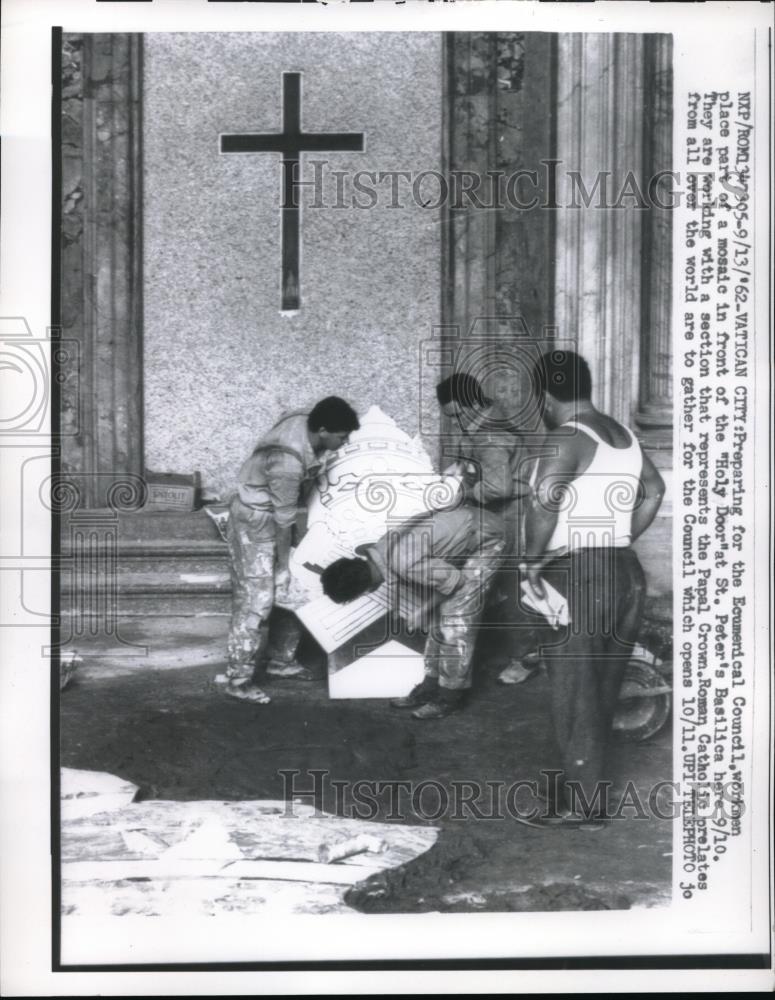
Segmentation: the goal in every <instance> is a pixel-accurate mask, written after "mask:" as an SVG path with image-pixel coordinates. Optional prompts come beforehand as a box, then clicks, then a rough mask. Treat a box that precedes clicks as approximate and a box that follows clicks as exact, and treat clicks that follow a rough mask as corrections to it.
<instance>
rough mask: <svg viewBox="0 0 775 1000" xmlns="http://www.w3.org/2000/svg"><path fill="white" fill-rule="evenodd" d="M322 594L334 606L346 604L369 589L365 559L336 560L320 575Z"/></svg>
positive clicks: (369, 580)
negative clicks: (329, 599) (332, 602)
mask: <svg viewBox="0 0 775 1000" xmlns="http://www.w3.org/2000/svg"><path fill="white" fill-rule="evenodd" d="M320 582H321V583H322V584H323V593H324V594H325V595H326V597H330V598H331V600H332V601H334V603H335V604H347V602H348V601H354V600H355V598H356V597H360V596H361V594H365V593H366V591H367V590H369V588H370V587H371V571H370V569H369V564H368V563H367V562H366V560H365V559H337V560H336V562H332V563H331V565H330V566H326V568H325V569H324V570H323V572H322V573H321V575H320Z"/></svg>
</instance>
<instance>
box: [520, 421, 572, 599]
mask: <svg viewBox="0 0 775 1000" xmlns="http://www.w3.org/2000/svg"><path fill="white" fill-rule="evenodd" d="M543 450H546V451H547V452H549V454H546V455H545V456H544V457H543V458H541V459H539V462H538V470H537V472H536V478H535V489H534V493H533V497H532V498H531V501H530V503H529V505H528V508H527V512H526V514H525V556H526V574H527V578H528V581H529V582H530V585H531V587H532V589H533V591H534V593H535V595H536V596H537V597H539V598H542V597H543V596H544V594H543V588H542V587H541V584H540V575H541V569H542V567H543V565H544V564H545V563H546V562H547V561H548V553H547V551H546V550H547V546H548V545H549V541H550V539H551V537H552V534H553V532H554V529H555V527H556V526H557V514H558V512H559V508H560V505H561V504H562V503H563V502H565V501H566V494H567V490H568V489H569V488H570V485H571V483H572V481H573V480H574V479H575V477H576V471H577V468H578V456H577V455H576V453H575V449H574V447H573V442H572V441H571V440H569V439H568V437H567V436H565V435H558V434H555V433H550V434H547V436H546V440H545V442H544V449H543Z"/></svg>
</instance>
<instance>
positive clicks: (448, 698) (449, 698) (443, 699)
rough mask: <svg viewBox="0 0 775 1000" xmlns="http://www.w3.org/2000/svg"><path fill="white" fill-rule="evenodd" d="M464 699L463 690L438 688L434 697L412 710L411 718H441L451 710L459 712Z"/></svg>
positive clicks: (451, 711)
mask: <svg viewBox="0 0 775 1000" xmlns="http://www.w3.org/2000/svg"><path fill="white" fill-rule="evenodd" d="M464 701H465V693H464V692H463V691H449V690H447V689H445V688H439V690H438V693H437V695H436V697H435V698H433V699H432V700H431V701H427V702H426V703H425V704H424V705H420V707H419V708H416V709H415V710H414V712H412V718H413V719H443V718H445V717H446V716H447V715H451V714H452V713H453V712H459V711H460V709H461V708H462V707H463V704H464Z"/></svg>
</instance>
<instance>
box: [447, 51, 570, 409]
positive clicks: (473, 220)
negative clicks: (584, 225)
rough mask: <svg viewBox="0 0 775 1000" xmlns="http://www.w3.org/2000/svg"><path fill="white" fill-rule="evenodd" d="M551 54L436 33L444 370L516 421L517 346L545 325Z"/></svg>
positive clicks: (523, 381)
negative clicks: (474, 385)
mask: <svg viewBox="0 0 775 1000" xmlns="http://www.w3.org/2000/svg"><path fill="white" fill-rule="evenodd" d="M553 52H554V49H553V40H552V36H550V35H547V34H541V33H528V34H523V33H519V32H491V33H483V32H460V33H450V34H448V35H446V36H445V127H444V150H443V154H444V155H443V160H444V173H445V176H446V177H447V178H448V179H449V198H448V199H447V204H446V206H445V220H444V238H443V245H442V256H443V272H442V274H443V293H442V316H443V323H444V333H443V338H442V339H443V341H444V344H445V348H446V350H445V353H444V359H445V362H444V367H445V368H446V370H447V372H449V371H453V370H463V371H469V372H471V373H472V374H475V375H476V376H477V377H479V378H480V380H481V381H482V382H483V384H484V386H485V390H486V392H487V393H488V394H489V395H490V396H492V397H495V398H498V399H500V400H501V402H502V404H503V405H504V406H506V408H507V409H508V412H509V413H510V414H511V415H512V416H513V417H514V418H515V419H516V420H517V421H520V422H522V421H524V420H526V419H529V416H528V415H526V414H525V412H524V407H525V405H526V403H527V402H528V400H527V396H528V393H527V372H528V370H529V367H530V364H531V361H532V357H533V354H532V353H531V351H530V350H528V349H527V345H528V343H531V342H533V341H535V340H540V338H541V337H542V335H543V334H544V331H545V327H547V326H549V325H550V324H551V322H552V315H551V309H552V301H553V288H552V285H553V282H552V254H551V244H550V240H551V226H552V222H551V214H552V213H551V212H549V211H547V210H546V208H545V207H544V203H545V201H546V184H547V177H546V173H545V171H544V170H543V168H542V163H541V161H542V160H545V159H547V158H548V157H549V156H550V151H551V127H552V113H551V99H552V68H553ZM528 171H535V182H532V181H531V179H530V178H528V177H527V176H526V174H527V172H528ZM520 172H522V176H523V178H524V179H523V180H519V179H517V180H515V178H518V177H519V176H520ZM510 179H511V180H510ZM474 185H476V187H475V189H473V188H474ZM467 189H472V190H471V193H470V194H469V193H467ZM533 197H535V205H534V207H530V208H528V207H523V206H527V205H529V204H530V201H531V198H533Z"/></svg>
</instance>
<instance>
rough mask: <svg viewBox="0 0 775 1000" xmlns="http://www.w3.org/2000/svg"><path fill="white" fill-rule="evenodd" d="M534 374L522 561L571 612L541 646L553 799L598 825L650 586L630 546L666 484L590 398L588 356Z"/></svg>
mask: <svg viewBox="0 0 775 1000" xmlns="http://www.w3.org/2000/svg"><path fill="white" fill-rule="evenodd" d="M534 379H535V384H536V385H538V386H540V405H541V407H542V414H543V420H544V423H545V425H546V427H547V428H548V430H547V434H546V437H545V440H544V443H543V446H542V457H540V458H539V460H538V462H537V466H536V469H535V474H534V478H533V497H532V500H531V502H530V503H529V505H528V509H527V512H526V516H525V559H524V563H523V564H522V565H521V566H520V570H521V571H522V573H523V578H524V580H525V581H526V589H527V591H528V593H529V594H530V595H531V596H532V598H533V599H534V600H535V601H541V600H542V599H544V598H545V597H546V596H547V592H546V589H545V587H544V581H546V582H548V583H549V585H550V586H551V587H553V588H554V589H555V590H556V591H557V592H558V593H559V594H560V595H562V597H564V598H565V600H566V601H567V611H568V616H569V619H570V622H569V624H567V625H565V626H563V627H562V628H560V629H558V630H557V631H556V632H555V633H554V635H555V638H554V640H553V641H552V645H551V646H546V645H545V646H544V648H543V650H542V657H543V659H544V662H545V663H546V666H547V671H548V675H549V680H550V684H551V698H552V718H553V722H554V731H555V736H556V741H557V745H558V751H559V754H558V759H557V761H556V764H557V768H558V770H559V771H560V772H561V774H560V780H559V782H557V783H556V785H555V786H554V787H555V790H556V793H557V794H556V795H555V796H554V798H555V799H556V801H554V802H552V803H550V805H551V806H552V807H553V809H554V810H555V812H556V816H555V818H556V819H557V820H558V821H563V820H566V821H568V822H579V821H582V820H586V821H587V822H585V823H584V824H583V825H584V827H585V828H587V829H600V828H601V824H600V823H597V822H594V820H596V819H599V818H600V817H601V816H604V812H605V792H606V781H607V780H608V779H609V778H610V774H609V771H608V769H607V762H606V745H607V742H608V740H609V738H610V735H611V730H612V722H613V716H614V711H615V708H616V703H617V699H618V696H619V689H620V687H621V683H622V678H623V675H624V670H625V667H626V665H627V662H628V661H629V658H630V654H631V651H632V648H633V645H634V642H635V639H636V637H637V635H638V631H639V628H640V625H641V618H642V614H643V605H644V599H645V594H646V584H645V578H644V575H643V570H642V568H641V564H640V561H639V560H638V556H637V555H636V553H635V551H634V550H633V548H632V547H631V545H632V542H634V541H635V539H636V538H638V537H639V536H640V535H641V534H642V533H643V532H644V531H645V530H646V528H648V526H649V525H650V524H651V522H652V521H653V519H654V517H655V516H656V513H657V511H658V510H659V507H660V504H661V502H662V497H663V495H664V490H665V486H664V482H663V481H662V477H661V476H660V474H659V472H658V471H657V470H656V469H655V467H654V465H653V463H652V462H651V460H650V459H649V457H648V456H647V455H646V454H645V452H644V451H643V450H642V449H641V447H640V444H639V443H638V441H637V439H636V438H635V435H634V434H633V433H632V431H631V430H629V429H628V428H626V427H624V426H622V425H621V424H619V423H618V422H617V421H615V420H613V419H612V418H611V417H609V416H607V415H606V414H604V413H601V412H600V411H599V410H598V409H597V408H596V407H595V406H594V405H593V404H592V402H591V394H592V380H591V376H590V371H589V367H588V365H587V363H586V361H585V360H584V359H583V358H581V357H580V356H579V355H578V354H576V353H574V352H572V351H559V350H558V351H550V352H547V353H546V354H544V355H543V356H542V358H541V359H540V361H539V362H538V363H537V365H536V369H535V372H534ZM590 820H592V822H590Z"/></svg>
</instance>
